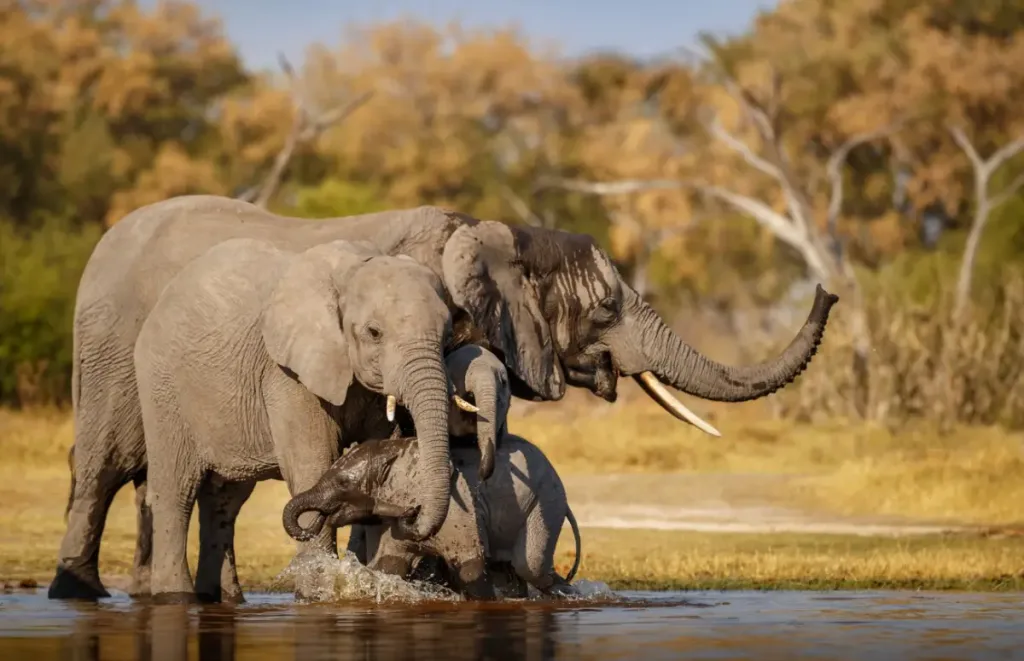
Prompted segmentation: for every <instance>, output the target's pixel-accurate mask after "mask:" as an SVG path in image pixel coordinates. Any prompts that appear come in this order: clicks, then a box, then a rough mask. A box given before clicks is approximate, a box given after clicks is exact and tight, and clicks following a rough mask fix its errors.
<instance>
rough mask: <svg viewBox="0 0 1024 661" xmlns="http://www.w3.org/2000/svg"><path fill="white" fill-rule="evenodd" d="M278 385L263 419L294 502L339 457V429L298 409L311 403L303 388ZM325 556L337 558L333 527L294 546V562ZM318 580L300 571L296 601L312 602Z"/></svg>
mask: <svg viewBox="0 0 1024 661" xmlns="http://www.w3.org/2000/svg"><path fill="white" fill-rule="evenodd" d="M277 385H278V387H277V388H274V389H272V390H270V392H268V393H267V394H266V395H265V398H266V399H265V401H266V407H267V417H268V419H269V421H270V433H271V436H272V438H273V443H274V452H275V454H276V456H277V460H278V465H279V466H280V468H281V475H282V477H284V480H285V482H286V483H287V484H288V491H289V492H290V493H291V495H292V496H295V494H298V493H300V492H302V491H306V490H307V489H310V488H311V487H313V485H315V484H316V483H317V481H318V480H319V479H320V477H321V476H322V475H323V474H324V472H326V471H327V469H328V468H330V467H331V464H332V463H334V460H335V459H337V458H338V456H339V455H340V453H341V451H340V449H339V448H340V443H339V442H338V429H337V425H336V423H335V422H334V421H333V420H332V419H330V418H329V417H328V416H327V415H326V414H325V413H324V412H323V410H322V409H320V408H319V405H317V406H316V408H313V407H312V406H304V405H303V403H304V402H308V401H309V397H310V394H309V391H307V390H306V389H305V387H304V386H302V385H301V384H299V383H298V382H296V381H292V380H290V379H289V380H287V381H284V382H283V383H282V382H278V383H277ZM316 515H317V513H316V512H303V513H302V515H300V516H299V525H301V526H309V525H311V524H312V522H313V521H314V519H315V517H316ZM324 555H326V556H329V557H333V558H337V557H338V538H337V530H336V529H335V528H334V526H328V525H325V526H324V527H323V529H322V530H321V531H320V533H319V534H318V535H317V536H316V537H314V538H313V539H311V540H309V541H306V542H296V557H295V560H296V561H298V560H301V559H305V558H314V557H317V556H324ZM293 562H294V561H293ZM314 566H315V564H314ZM319 578H320V575H319V572H317V571H315V570H311V569H304V570H303V571H301V572H300V573H299V574H298V575H297V577H296V580H295V596H296V597H297V598H299V599H307V598H309V597H311V596H312V595H313V594H314V593H315V592H316V584H317V582H318V581H319Z"/></svg>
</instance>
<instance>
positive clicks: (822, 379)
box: [764, 262, 1024, 429]
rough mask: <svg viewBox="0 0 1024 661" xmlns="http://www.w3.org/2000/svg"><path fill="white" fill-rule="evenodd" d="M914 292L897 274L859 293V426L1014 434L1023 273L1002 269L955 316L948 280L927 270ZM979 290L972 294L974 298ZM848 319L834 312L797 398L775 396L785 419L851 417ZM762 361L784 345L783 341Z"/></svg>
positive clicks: (1020, 388) (1020, 382) (1022, 407)
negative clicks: (862, 339) (863, 318)
mask: <svg viewBox="0 0 1024 661" xmlns="http://www.w3.org/2000/svg"><path fill="white" fill-rule="evenodd" d="M926 263H927V262H922V265H921V266H920V268H921V269H922V272H919V273H917V274H916V275H915V282H916V284H914V283H911V282H910V278H909V277H908V276H907V275H906V274H903V273H900V272H898V271H897V272H895V273H891V274H889V276H888V278H887V279H884V278H883V279H882V280H880V281H876V282H870V283H867V284H869V285H870V286H868V287H867V288H866V291H865V301H866V309H865V313H866V315H867V319H868V332H869V339H870V344H871V346H870V348H871V353H870V358H869V363H868V370H867V383H868V406H867V410H866V411H865V415H864V417H865V418H866V419H869V420H875V421H880V422H884V423H885V424H887V425H890V426H903V425H906V424H908V423H910V424H915V423H918V422H920V421H922V420H927V421H930V422H932V423H933V424H939V425H942V426H945V427H950V426H954V425H957V424H968V425H979V424H980V425H992V424H1001V425H1004V426H1010V427H1012V428H1015V429H1024V315H1022V314H1021V307H1022V305H1024V273H1022V272H1021V271H1020V269H1019V268H1007V269H1005V271H1004V272H1003V273H1002V277H1001V278H998V279H995V280H994V281H993V282H991V283H990V284H989V286H988V287H986V288H985V291H984V292H983V293H979V294H978V296H979V297H980V298H982V299H983V300H982V301H979V302H978V304H977V306H976V307H974V308H973V309H968V311H967V312H966V313H964V314H963V315H956V314H955V313H954V311H953V306H952V305H951V301H952V297H953V288H952V286H950V284H951V281H950V279H949V278H948V277H946V276H947V275H948V273H949V272H951V270H947V269H944V268H942V267H941V265H939V264H934V265H933V269H934V270H933V271H931V272H929V271H928V270H927V269H926V268H925V266H924V264H926ZM978 289H979V290H980V289H981V288H980V287H979V288H978ZM849 314H850V310H849V308H848V307H844V305H843V303H842V302H840V303H839V305H837V306H836V310H835V312H834V314H833V316H832V318H831V319H830V322H829V325H828V330H827V331H826V333H825V341H824V343H823V344H822V347H821V349H820V351H819V354H818V355H817V356H816V357H815V358H814V362H813V363H812V364H811V367H810V369H808V370H807V373H806V374H805V375H803V376H802V377H801V379H800V385H799V387H797V388H786V389H784V390H782V391H781V392H780V393H779V395H778V404H779V412H780V414H781V415H783V416H785V417H788V418H793V419H805V420H819V419H823V418H830V417H835V416H846V417H861V416H860V415H859V414H858V412H856V411H855V410H854V402H855V401H857V398H856V397H855V396H854V395H855V393H856V392H858V388H857V384H858V382H859V379H858V372H857V370H856V369H855V368H854V363H855V361H854V346H855V344H856V342H857V340H858V338H856V337H854V336H853V334H852V333H851V331H850V329H851V328H852V327H853V326H852V325H851V324H850V323H849V318H850V317H849ZM783 336H784V337H780V338H778V341H777V343H776V344H775V346H773V347H769V348H766V350H765V354H764V355H765V356H768V355H775V354H776V352H778V351H781V350H782V348H784V347H785V344H786V343H788V342H789V340H790V338H791V335H787V334H785V333H783Z"/></svg>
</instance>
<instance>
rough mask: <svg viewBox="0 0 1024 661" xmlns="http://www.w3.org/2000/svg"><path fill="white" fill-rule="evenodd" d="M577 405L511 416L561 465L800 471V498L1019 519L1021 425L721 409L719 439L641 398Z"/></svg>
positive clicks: (847, 506)
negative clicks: (905, 422) (609, 406)
mask: <svg viewBox="0 0 1024 661" xmlns="http://www.w3.org/2000/svg"><path fill="white" fill-rule="evenodd" d="M580 406H583V404H576V403H571V404H567V405H550V406H546V407H544V408H540V407H538V409H537V410H536V412H533V413H531V414H530V415H526V416H513V419H512V420H511V421H510V423H509V427H510V429H511V430H512V431H513V432H515V433H517V434H521V435H523V436H525V437H527V438H530V439H531V440H533V441H534V442H535V443H537V444H538V445H540V446H541V447H542V448H543V450H544V452H545V453H546V454H547V455H548V457H549V458H550V459H551V461H552V462H553V463H554V464H555V466H557V467H558V469H559V470H560V471H562V472H565V473H569V472H576V473H615V472H671V471H698V472H706V471H713V472H731V473H773V474H779V473H784V474H796V475H799V476H802V477H803V479H801V480H800V481H799V482H797V483H796V486H798V487H799V491H800V492H802V493H803V496H804V500H805V502H807V503H809V504H814V505H815V506H816V507H818V508H824V509H826V510H831V511H835V512H840V513H849V514H892V515H902V516H907V517H918V518H927V519H933V520H947V521H959V522H964V523H982V524H1015V523H1021V522H1024V434H1021V433H1009V432H1006V431H1005V430H1002V429H999V428H998V427H981V426H979V427H955V428H953V429H952V430H951V431H950V432H948V433H939V432H937V431H936V430H934V429H933V428H929V427H928V426H923V425H922V426H916V427H914V426H908V427H905V428H904V429H903V430H902V431H899V432H894V431H891V430H890V429H888V428H886V427H883V426H881V425H871V424H864V423H860V424H850V423H846V422H842V421H826V422H823V423H821V424H817V425H800V424H793V423H792V422H789V421H785V420H774V421H772V420H768V421H764V420H762V421H758V422H750V421H744V420H742V419H739V420H736V419H726V420H721V421H720V422H717V423H716V424H717V425H718V427H719V429H720V430H721V431H722V434H723V435H722V437H721V438H717V439H716V438H711V437H708V436H707V435H705V434H702V433H700V432H698V431H695V430H693V429H692V428H690V427H687V426H684V425H680V424H679V423H678V422H676V421H675V420H674V419H672V418H671V417H669V416H668V415H666V414H665V413H664V412H662V411H661V410H660V409H658V408H657V407H656V405H653V404H649V403H646V402H643V401H642V400H641V401H635V402H632V403H630V404H628V405H623V406H621V407H615V410H614V412H610V413H607V414H606V415H601V416H597V415H593V414H592V413H588V412H587V411H585V410H582V409H580V408H577V407H580ZM598 406H600V405H598ZM694 408H696V407H694ZM592 410H600V409H598V408H597V407H594V409H592ZM513 413H515V411H513Z"/></svg>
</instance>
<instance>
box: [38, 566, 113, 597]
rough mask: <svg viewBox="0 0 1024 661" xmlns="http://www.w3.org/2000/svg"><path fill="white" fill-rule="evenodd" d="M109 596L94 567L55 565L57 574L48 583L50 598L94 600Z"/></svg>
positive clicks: (48, 595)
mask: <svg viewBox="0 0 1024 661" xmlns="http://www.w3.org/2000/svg"><path fill="white" fill-rule="evenodd" d="M109 596H110V593H109V592H107V590H106V588H104V587H103V583H102V582H100V577H99V575H98V573H97V572H96V571H95V570H94V569H86V568H84V567H73V566H66V565H58V566H57V575H56V576H54V577H53V581H52V582H51V583H50V589H49V591H48V592H47V597H48V598H50V599H82V600H89V601H92V600H96V599H105V598H107V597H109Z"/></svg>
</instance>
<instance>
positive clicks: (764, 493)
mask: <svg viewBox="0 0 1024 661" xmlns="http://www.w3.org/2000/svg"><path fill="white" fill-rule="evenodd" d="M637 407H638V408H639V407H640V405H637ZM662 415H663V416H664V414H662ZM717 424H718V425H719V426H720V428H721V429H722V431H723V438H721V439H713V438H710V437H707V436H703V435H696V434H692V433H691V432H690V431H689V430H688V429H686V428H685V427H682V426H680V425H678V424H677V423H676V424H673V422H672V421H671V420H668V421H664V420H660V419H659V418H658V417H657V416H650V415H644V412H643V410H642V409H641V410H640V411H639V412H637V411H634V407H633V406H630V407H628V408H623V409H618V410H616V411H614V412H613V413H610V414H608V415H605V416H602V418H600V420H597V419H593V420H592V419H585V418H580V419H576V420H575V421H573V422H569V421H566V420H564V419H563V420H558V419H554V418H553V417H549V414H548V413H539V414H535V415H531V416H524V417H522V418H517V419H514V420H513V421H512V422H511V423H510V425H511V427H512V429H513V431H515V432H517V433H521V434H523V435H527V432H530V433H529V435H530V436H531V438H533V439H534V440H535V441H536V442H538V444H539V445H541V446H542V447H544V448H545V451H546V452H547V453H548V455H549V456H550V458H551V460H552V461H553V462H554V463H555V465H556V467H558V469H559V471H560V472H561V473H563V475H564V480H565V483H566V488H567V491H568V493H569V498H570V504H571V505H572V506H573V508H574V510H575V511H576V514H577V518H578V519H579V521H580V525H581V528H582V536H583V562H582V566H581V569H580V573H579V575H578V577H579V578H586V579H590V580H596V581H603V582H606V583H608V584H609V585H610V586H612V587H613V588H616V589H626V588H635V589H742V588H751V589H801V588H802V589H864V588H898V589H957V590H967V589H969V590H999V591H1001V590H1021V589H1024V535H1022V534H1021V532H1020V531H1021V528H1024V527H1022V526H1019V525H1017V522H1019V521H1021V520H1024V516H1022V514H1021V509H1022V508H1024V491H1022V489H1024V486H1022V483H1024V479H1021V475H1024V472H1022V471H1021V470H1020V463H1016V462H1020V461H1021V459H1020V456H1019V453H1020V452H1021V450H1020V449H1019V446H1020V440H1019V437H1015V436H1012V435H1007V434H998V433H996V432H995V431H994V430H975V431H974V432H973V433H971V434H966V433H964V434H962V435H961V436H959V437H954V438H948V437H935V438H933V439H931V440H930V441H929V440H928V439H927V438H926V437H925V436H923V435H914V434H910V435H905V436H894V435H886V434H884V433H882V432H880V431H878V430H865V429H863V428H847V430H846V431H845V432H843V431H842V430H841V429H840V428H838V427H829V426H817V427H814V428H804V427H799V426H792V425H790V426H789V427H788V428H786V427H783V426H782V425H781V424H777V423H761V424H760V425H759V426H756V425H753V424H747V425H746V426H742V425H735V426H728V425H727V424H726V423H725V422H724V421H722V422H717ZM616 430H617V431H616ZM623 438H625V439H626V440H620V439H623ZM629 438H631V439H632V440H631V441H630V440H628V439H629ZM70 440H71V422H70V418H69V417H68V416H67V415H66V414H59V413H55V412H37V413H34V414H25V413H12V412H9V411H0V452H2V457H3V461H2V462H0V502H3V503H4V504H5V506H6V507H4V508H3V509H2V511H0V529H2V530H3V531H4V534H3V535H2V536H0V580H3V581H8V582H13V583H15V584H16V583H18V582H21V581H29V582H31V581H36V582H38V583H40V584H42V585H45V584H46V583H47V582H48V581H49V580H50V578H51V577H52V572H53V568H54V563H55V561H56V555H57V549H58V546H59V544H60V538H61V535H62V534H63V532H64V520H63V512H64V506H65V503H66V498H67V490H68V470H67V465H66V457H67V447H68V444H70ZM1015 444H1016V448H1017V449H1016V452H1017V453H1018V454H1017V455H1014V448H1015ZM870 465H874V466H875V469H874V470H872V471H870V472H867V471H866V469H865V468H864V467H866V466H870ZM655 468H662V469H664V468H668V469H672V470H674V471H676V472H675V473H663V472H660V473H655V472H652V469H655ZM901 471H902V472H901ZM1014 471H1016V474H1014ZM929 498H930V499H931V500H929ZM133 499H134V494H133V491H132V489H131V488H130V487H129V488H126V489H123V490H122V491H121V492H120V493H119V494H118V496H117V498H116V499H115V502H114V504H113V506H112V508H111V512H110V516H109V518H108V522H107V528H106V532H105V534H104V539H103V545H102V548H101V552H100V559H101V569H102V572H103V574H104V577H105V580H106V582H107V583H108V584H109V585H110V586H111V587H115V588H117V587H123V586H126V585H127V580H128V575H129V572H130V567H131V559H132V554H133V550H134V544H135V515H134V502H133ZM986 499H987V500H986ZM286 501H287V489H286V487H285V485H284V484H283V483H280V482H266V483H261V484H260V485H259V486H258V487H257V489H256V491H255V493H254V494H253V497H252V499H251V500H250V501H249V503H247V505H246V507H245V508H244V509H243V511H242V514H241V516H240V518H239V522H238V537H237V540H236V544H235V548H236V553H237V556H238V559H239V574H240V577H241V580H242V581H243V583H244V584H245V586H246V587H247V589H250V590H255V589H266V588H269V587H274V586H276V587H281V586H280V584H279V582H277V581H275V577H276V576H277V575H278V574H279V573H280V571H281V570H282V569H284V568H285V566H287V563H288V561H289V560H290V559H291V556H292V553H293V549H294V545H293V543H292V541H291V540H290V539H289V538H288V537H287V536H286V535H285V533H284V531H283V530H282V528H281V523H280V512H281V508H282V507H283V505H284V503H285V502H286ZM193 523H195V519H193ZM190 537H191V545H192V548H191V551H190V553H191V557H190V560H191V562H192V563H193V565H194V562H195V545H196V537H197V526H196V525H193V526H192V530H191V534H190ZM346 539H347V533H346V532H345V531H340V533H339V541H340V543H341V544H342V545H344V542H345V540H346ZM572 557H573V556H572V536H571V534H570V531H569V529H568V527H566V528H565V529H564V530H563V534H562V537H561V539H560V541H559V548H558V556H557V561H558V569H559V571H560V572H562V573H563V574H564V572H565V571H567V569H568V568H569V566H571V564H572Z"/></svg>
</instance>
